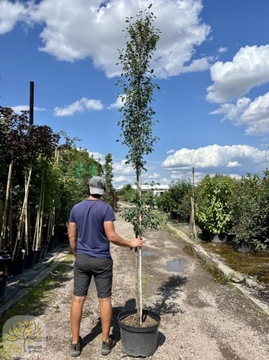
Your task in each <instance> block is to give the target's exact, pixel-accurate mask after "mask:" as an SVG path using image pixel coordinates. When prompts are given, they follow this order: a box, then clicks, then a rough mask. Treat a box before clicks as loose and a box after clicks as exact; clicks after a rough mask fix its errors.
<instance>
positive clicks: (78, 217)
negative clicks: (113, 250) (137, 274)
mask: <svg viewBox="0 0 269 360" xmlns="http://www.w3.org/2000/svg"><path fill="white" fill-rule="evenodd" d="M115 220H116V218H115V214H114V211H113V209H112V207H111V206H110V205H108V204H106V203H104V202H103V201H102V200H83V201H81V202H80V203H78V204H76V205H75V206H74V207H73V208H72V210H71V213H70V217H69V222H74V223H76V227H77V234H78V239H77V254H86V255H90V256H93V257H96V258H99V259H104V258H108V257H111V255H110V242H109V240H108V239H107V237H106V234H105V230H104V222H105V221H115Z"/></svg>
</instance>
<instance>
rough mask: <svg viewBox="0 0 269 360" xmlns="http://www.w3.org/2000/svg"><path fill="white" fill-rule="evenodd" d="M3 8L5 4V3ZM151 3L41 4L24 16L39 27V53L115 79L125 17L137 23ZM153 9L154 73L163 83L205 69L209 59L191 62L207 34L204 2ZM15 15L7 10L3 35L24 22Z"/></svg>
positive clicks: (165, 0)
mask: <svg viewBox="0 0 269 360" xmlns="http://www.w3.org/2000/svg"><path fill="white" fill-rule="evenodd" d="M4 3H5V4H6V3H7V2H6V1H5V0H4ZM150 3H152V1H150V0H144V1H141V0H132V1H130V0H111V1H109V2H107V3H106V5H104V4H105V3H104V2H103V3H102V2H101V1H97V0H95V1H88V0H76V1H73V0H65V1H55V0H43V1H42V2H39V4H37V5H36V6H35V8H32V9H31V11H28V15H29V16H31V20H32V22H34V23H38V24H39V25H41V26H43V30H42V32H41V33H40V37H41V39H42V43H43V45H42V46H40V50H42V51H44V52H46V53H48V54H50V55H52V56H54V57H56V58H57V59H59V60H64V61H71V62H72V61H76V60H80V59H85V58H91V59H92V60H93V63H94V65H95V66H96V68H99V69H102V70H104V71H105V73H106V74H107V76H108V77H113V76H115V75H118V74H119V72H120V68H119V66H116V63H117V62H118V57H119V53H118V50H117V49H122V48H123V47H124V45H125V42H126V39H125V33H124V32H122V30H123V29H125V28H126V23H125V20H126V17H131V16H132V17H134V18H135V16H136V15H137V14H138V13H139V12H140V11H141V10H145V9H146V8H147V6H148V5H149V4H150ZM16 4H17V6H18V7H19V8H18V9H17V10H16V8H15V5H14V6H13V5H11V3H9V6H12V8H13V11H14V12H17V13H21V12H22V13H23V12H26V11H27V4H28V3H26V5H25V7H23V3H16ZM100 4H103V6H102V7H100ZM151 10H152V11H153V13H154V15H155V16H156V20H155V22H154V26H155V27H156V28H158V29H160V31H161V36H160V40H159V42H158V44H157V49H156V52H155V54H154V58H153V59H152V66H154V68H155V74H156V75H157V76H158V77H162V78H165V77H169V76H175V75H178V74H180V73H181V72H190V71H203V70H205V69H207V68H208V59H206V58H202V59H195V60H193V56H194V54H195V48H196V47H197V46H199V45H200V44H201V43H203V42H204V41H205V40H206V38H207V36H208V34H209V32H210V27H209V26H208V25H207V24H205V23H203V22H202V21H201V17H200V14H201V11H202V0H184V1H174V0H155V1H154V2H153V5H152V8H151ZM17 13H16V14H17ZM16 14H15V15H13V16H12V12H11V10H10V11H9V18H10V19H9V20H7V22H8V24H6V25H5V32H7V31H9V30H11V29H12V28H13V27H14V25H15V22H16V20H22V19H23V18H22V19H21V16H19V15H18V14H17V15H16ZM171 14H173V16H171ZM168 19H169V21H168ZM97 44H98V46H97ZM189 63H190V64H191V65H188V64H189ZM185 65H186V67H184V66H185Z"/></svg>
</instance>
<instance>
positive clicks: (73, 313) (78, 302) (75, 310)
mask: <svg viewBox="0 0 269 360" xmlns="http://www.w3.org/2000/svg"><path fill="white" fill-rule="evenodd" d="M85 299H86V296H75V295H73V299H72V304H71V310H70V323H71V331H72V344H78V343H79V331H80V323H81V319H82V311H83V305H84V302H85Z"/></svg>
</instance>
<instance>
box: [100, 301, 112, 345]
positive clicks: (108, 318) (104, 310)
mask: <svg viewBox="0 0 269 360" xmlns="http://www.w3.org/2000/svg"><path fill="white" fill-rule="evenodd" d="M98 300H99V304H100V316H101V324H102V341H104V342H106V343H107V342H109V333H110V327H111V322H112V304H111V297H109V298H104V299H101V298H99V299H98Z"/></svg>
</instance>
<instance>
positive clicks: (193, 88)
mask: <svg viewBox="0 0 269 360" xmlns="http://www.w3.org/2000/svg"><path fill="white" fill-rule="evenodd" d="M150 3H152V4H153V5H152V11H153V12H154V14H155V16H156V21H155V23H154V26H155V27H156V28H159V29H160V30H161V36H160V40H159V42H158V44H157V50H156V52H155V56H154V59H153V62H152V67H154V70H155V74H156V75H157V83H158V85H159V86H160V90H158V91H156V92H155V94H154V99H155V101H154V102H153V109H154V110H155V112H156V115H155V120H158V123H156V124H155V125H154V127H153V134H154V135H156V136H157V137H159V138H160V139H159V141H158V142H157V143H156V144H155V147H154V152H153V153H152V154H150V155H149V156H147V157H146V161H147V165H146V167H147V172H145V173H143V182H144V183H145V182H147V183H150V182H151V181H156V182H159V183H161V184H170V183H171V182H172V181H176V180H178V179H191V172H192V168H193V167H194V169H195V181H196V182H198V181H199V180H201V179H202V178H203V176H204V175H205V174H212V175H214V174H216V173H222V174H230V175H232V176H236V177H240V176H242V175H246V174H247V173H248V172H249V173H251V174H255V173H257V174H260V175H262V174H263V171H264V170H265V168H266V167H267V162H268V164H269V151H268V150H269V149H268V146H269V139H268V134H269V43H268V35H269V22H268V17H269V3H268V0H258V1H257V0H236V1H235V0H214V1H213V0H181V1H180V0H177V1H176V0H151V1H147V0H111V1H98V0H92V1H89V0H76V1H73V0H62V1H55V0H42V1H7V0H0V54H1V56H0V106H9V107H12V108H14V110H15V111H16V112H19V111H20V110H21V109H27V108H29V88H30V81H34V88H35V91H34V106H35V108H34V123H35V124H36V125H44V124H45V125H48V126H50V127H51V128H52V129H53V130H54V131H55V132H58V131H61V130H62V131H65V132H66V134H67V135H68V136H69V137H71V138H79V139H81V140H80V141H78V142H77V146H78V147H82V148H86V149H87V150H88V151H89V153H90V154H92V155H93V156H94V157H96V158H97V159H99V160H100V161H101V162H103V161H104V157H105V155H106V154H107V153H111V154H112V156H113V173H114V186H115V187H119V186H120V185H122V184H125V183H131V184H134V182H135V176H134V171H133V169H132V168H131V167H130V166H127V165H126V164H125V156H126V153H127V149H126V148H125V147H124V146H123V145H121V143H120V142H117V140H118V139H119V134H120V132H121V131H120V128H119V127H118V126H117V123H118V121H119V119H120V113H119V111H118V108H117V104H118V101H117V95H118V93H119V92H120V91H121V89H120V88H119V87H117V86H116V81H117V76H118V75H119V72H120V68H119V66H116V63H117V61H118V51H117V49H121V48H123V47H124V44H125V41H126V40H125V38H124V33H123V32H122V30H123V29H125V27H126V24H125V19H126V17H127V16H128V17H130V16H134V17H135V16H136V14H138V12H139V11H140V10H144V9H146V8H147V6H148V5H149V4H150ZM267 153H268V154H267ZM267 158H268V159H267Z"/></svg>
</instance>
